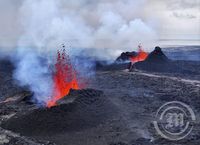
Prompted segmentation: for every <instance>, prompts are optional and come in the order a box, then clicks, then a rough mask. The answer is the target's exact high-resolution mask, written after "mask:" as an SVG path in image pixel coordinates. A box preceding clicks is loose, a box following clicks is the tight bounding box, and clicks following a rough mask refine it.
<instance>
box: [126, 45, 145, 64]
mask: <svg viewBox="0 0 200 145" xmlns="http://www.w3.org/2000/svg"><path fill="white" fill-rule="evenodd" d="M138 49H139V50H138V54H137V55H136V56H132V57H130V58H129V59H130V61H131V63H132V64H134V63H136V62H139V61H144V60H145V59H146V58H147V56H148V53H147V52H145V51H144V50H143V49H142V46H141V45H139V46H138Z"/></svg>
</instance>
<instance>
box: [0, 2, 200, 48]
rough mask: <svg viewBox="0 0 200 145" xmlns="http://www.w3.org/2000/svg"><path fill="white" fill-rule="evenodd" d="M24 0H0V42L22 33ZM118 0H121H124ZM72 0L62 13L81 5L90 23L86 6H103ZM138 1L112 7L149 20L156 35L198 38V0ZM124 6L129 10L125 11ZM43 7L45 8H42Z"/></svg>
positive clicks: (14, 40) (3, 43)
mask: <svg viewBox="0 0 200 145" xmlns="http://www.w3.org/2000/svg"><path fill="white" fill-rule="evenodd" d="M24 1H25V0H0V46H5V47H15V46H16V45H17V43H18V40H19V38H20V37H21V35H22V34H23V33H24V28H23V25H22V23H23V17H21V15H22V14H21V12H22V11H21V9H22V5H23V4H24ZM35 1H37V0H35ZM38 1H39V0H38ZM108 1H109V3H112V2H113V3H116V1H117V0H116V1H115V0H108ZM118 1H119V0H118ZM121 1H122V2H123V1H124V0H121ZM133 1H135V3H134V4H136V3H140V0H138V2H137V1H136V0H133ZM72 3H73V4H72ZM75 3H76V0H74V1H73V0H68V1H63V2H62V5H63V13H65V12H66V13H68V12H69V11H68V9H77V11H79V10H78V9H81V10H80V15H84V18H86V19H88V18H87V17H90V19H88V21H93V22H91V23H90V24H91V25H94V27H95V25H96V24H95V21H96V20H95V19H96V18H95V16H94V15H92V13H93V12H91V14H90V13H87V11H88V10H87V9H91V7H92V8H93V9H92V10H93V11H95V9H96V7H99V5H97V4H96V3H98V4H99V3H102V5H103V7H104V4H105V3H107V1H106V0H97V1H95V2H94V1H92V0H77V3H76V4H75ZM141 3H142V4H137V5H136V6H137V7H134V5H133V7H132V5H130V7H128V5H122V6H119V5H120V3H119V4H116V6H117V7H114V8H117V9H118V10H117V12H119V13H125V14H124V15H123V14H122V16H124V17H126V18H125V20H127V21H128V20H129V19H130V20H131V19H132V18H133V17H134V18H137V17H138V18H140V19H141V20H143V21H144V22H147V23H148V24H150V25H151V26H152V27H153V28H154V29H155V31H156V33H157V35H158V38H159V39H199V40H200V0H146V1H145V0H142V2H141ZM74 5H75V6H74ZM77 5H78V6H77ZM87 5H88V6H87ZM102 5H101V6H102ZM126 7H127V8H126ZM46 9H48V7H46ZM109 9H113V8H112V7H110V6H105V8H103V9H102V11H104V10H107V11H108V10H109ZM120 9H121V10H120ZM126 9H127V10H129V11H127V12H126V11H125V10H126ZM130 9H132V11H130ZM98 10H99V9H98ZM44 11H46V10H45V9H44ZM23 12H24V11H23ZM77 15H79V13H77ZM24 21H26V20H24Z"/></svg>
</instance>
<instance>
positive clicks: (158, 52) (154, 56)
mask: <svg viewBox="0 0 200 145" xmlns="http://www.w3.org/2000/svg"><path fill="white" fill-rule="evenodd" d="M145 61H147V62H155V63H163V62H168V61H169V59H168V57H167V56H166V55H165V54H164V53H163V51H162V49H161V48H160V47H159V46H156V47H155V49H154V51H152V52H151V53H150V54H149V55H148V57H147V58H146V60H145Z"/></svg>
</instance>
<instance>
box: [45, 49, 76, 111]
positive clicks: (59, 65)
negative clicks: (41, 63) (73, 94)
mask: <svg viewBox="0 0 200 145" xmlns="http://www.w3.org/2000/svg"><path fill="white" fill-rule="evenodd" d="M53 82H54V91H53V96H52V99H51V100H49V101H48V102H47V107H52V106H55V105H56V101H58V100H59V99H61V98H63V97H64V96H66V95H67V94H69V91H70V89H79V84H78V81H77V73H76V71H75V69H74V68H73V67H72V64H71V62H70V59H69V56H68V55H66V53H65V50H63V52H62V54H61V53H60V51H58V53H57V62H56V64H55V73H54V76H53Z"/></svg>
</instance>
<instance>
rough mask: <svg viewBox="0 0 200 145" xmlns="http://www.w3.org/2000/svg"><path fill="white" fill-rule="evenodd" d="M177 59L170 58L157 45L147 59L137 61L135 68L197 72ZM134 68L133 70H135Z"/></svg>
mask: <svg viewBox="0 0 200 145" xmlns="http://www.w3.org/2000/svg"><path fill="white" fill-rule="evenodd" d="M183 66H184V65H180V63H177V62H176V61H172V60H170V59H169V58H168V57H167V56H166V55H165V54H164V53H163V52H162V49H161V48H160V47H159V46H157V47H155V49H154V51H152V52H151V53H150V54H149V55H148V57H147V59H146V60H145V61H141V62H137V63H136V64H135V67H134V68H137V69H140V70H144V71H149V72H161V73H178V74H190V75H193V74H194V75H195V74H197V72H196V71H193V70H191V69H187V68H188V67H183ZM134 68H133V69H132V70H131V71H134Z"/></svg>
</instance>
